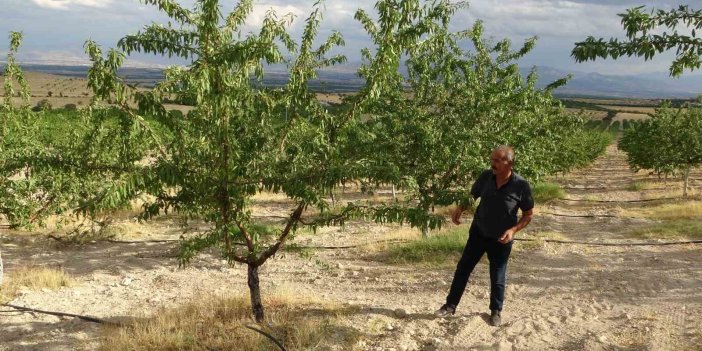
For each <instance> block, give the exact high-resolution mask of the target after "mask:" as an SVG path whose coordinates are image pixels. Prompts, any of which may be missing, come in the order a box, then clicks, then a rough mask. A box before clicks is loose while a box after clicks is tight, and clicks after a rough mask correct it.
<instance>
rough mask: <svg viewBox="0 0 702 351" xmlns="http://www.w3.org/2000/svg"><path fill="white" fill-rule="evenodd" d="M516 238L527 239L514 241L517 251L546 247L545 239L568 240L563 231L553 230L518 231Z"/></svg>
mask: <svg viewBox="0 0 702 351" xmlns="http://www.w3.org/2000/svg"><path fill="white" fill-rule="evenodd" d="M516 237H517V239H527V240H528V241H516V242H515V243H514V249H515V250H518V251H536V250H541V249H543V248H544V247H546V243H547V240H568V238H567V237H566V236H565V235H563V233H560V232H555V231H546V232H533V233H532V232H528V233H523V234H522V233H518V234H517V236H516Z"/></svg>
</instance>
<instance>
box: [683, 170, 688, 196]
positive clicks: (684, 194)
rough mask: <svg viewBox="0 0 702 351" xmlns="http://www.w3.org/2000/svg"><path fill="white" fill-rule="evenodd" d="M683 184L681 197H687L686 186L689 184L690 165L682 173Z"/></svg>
mask: <svg viewBox="0 0 702 351" xmlns="http://www.w3.org/2000/svg"><path fill="white" fill-rule="evenodd" d="M684 181H685V185H684V186H683V197H687V186H688V185H689V184H690V166H689V165H688V166H687V169H686V170H685V175H684Z"/></svg>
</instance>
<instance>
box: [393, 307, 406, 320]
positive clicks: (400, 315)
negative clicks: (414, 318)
mask: <svg viewBox="0 0 702 351" xmlns="http://www.w3.org/2000/svg"><path fill="white" fill-rule="evenodd" d="M393 312H394V313H395V316H396V317H397V318H405V317H407V311H405V310H403V309H402V308H398V309H395V311H393Z"/></svg>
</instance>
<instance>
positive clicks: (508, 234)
mask: <svg viewBox="0 0 702 351" xmlns="http://www.w3.org/2000/svg"><path fill="white" fill-rule="evenodd" d="M515 232H516V231H515V230H514V229H512V228H510V229H507V230H505V233H504V234H502V236H501V237H500V238H499V239H497V241H498V242H499V243H500V244H508V243H509V242H510V241H512V238H513V237H514V233H515Z"/></svg>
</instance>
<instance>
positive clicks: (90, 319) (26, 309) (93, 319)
mask: <svg viewBox="0 0 702 351" xmlns="http://www.w3.org/2000/svg"><path fill="white" fill-rule="evenodd" d="M2 306H7V307H10V308H14V309H16V310H18V311H22V312H32V313H41V314H48V315H52V316H58V317H75V318H79V319H82V320H84V321H86V322H93V323H98V324H109V325H116V326H122V323H118V322H110V321H106V320H104V319H100V318H96V317H91V316H84V315H80V314H73V313H64V312H54V311H44V310H38V309H35V308H29V307H22V306H17V305H12V304H9V303H4V304H2Z"/></svg>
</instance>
